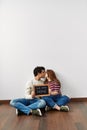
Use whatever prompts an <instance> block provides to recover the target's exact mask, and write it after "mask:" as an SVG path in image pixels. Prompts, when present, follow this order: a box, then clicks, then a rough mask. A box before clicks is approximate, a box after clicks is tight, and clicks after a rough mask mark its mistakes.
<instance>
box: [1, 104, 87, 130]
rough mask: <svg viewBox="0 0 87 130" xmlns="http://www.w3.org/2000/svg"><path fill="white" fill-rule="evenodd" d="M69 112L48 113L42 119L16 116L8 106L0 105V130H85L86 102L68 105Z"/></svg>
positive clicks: (86, 118)
mask: <svg viewBox="0 0 87 130" xmlns="http://www.w3.org/2000/svg"><path fill="white" fill-rule="evenodd" d="M69 107H70V111H69V112H58V111H55V110H54V111H49V112H46V114H45V115H44V116H43V117H38V116H33V115H30V116H26V115H22V116H16V114H15V109H14V108H12V107H11V106H9V105H8V104H2V105H0V130H87V102H71V103H69Z"/></svg>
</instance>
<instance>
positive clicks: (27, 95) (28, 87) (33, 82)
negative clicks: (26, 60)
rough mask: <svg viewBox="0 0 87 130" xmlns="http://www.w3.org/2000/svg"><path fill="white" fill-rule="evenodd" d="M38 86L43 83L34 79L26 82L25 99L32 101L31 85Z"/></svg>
mask: <svg viewBox="0 0 87 130" xmlns="http://www.w3.org/2000/svg"><path fill="white" fill-rule="evenodd" d="M40 84H44V81H42V80H36V79H33V80H31V82H29V81H28V82H27V83H26V89H25V98H26V99H32V96H31V92H32V90H33V85H40Z"/></svg>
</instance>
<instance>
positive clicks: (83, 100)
mask: <svg viewBox="0 0 87 130" xmlns="http://www.w3.org/2000/svg"><path fill="white" fill-rule="evenodd" d="M70 102H87V97H83V98H71V100H70ZM9 103H10V100H0V105H1V104H9Z"/></svg>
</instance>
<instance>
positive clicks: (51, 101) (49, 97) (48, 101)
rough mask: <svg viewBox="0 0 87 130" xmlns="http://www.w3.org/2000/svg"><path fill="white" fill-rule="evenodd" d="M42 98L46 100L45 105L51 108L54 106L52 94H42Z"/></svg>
mask: <svg viewBox="0 0 87 130" xmlns="http://www.w3.org/2000/svg"><path fill="white" fill-rule="evenodd" d="M42 99H44V100H45V101H46V105H47V106H49V107H51V108H54V106H55V105H56V103H55V102H54V100H53V98H52V96H51V95H50V96H44V97H42Z"/></svg>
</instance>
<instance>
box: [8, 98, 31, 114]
mask: <svg viewBox="0 0 87 130" xmlns="http://www.w3.org/2000/svg"><path fill="white" fill-rule="evenodd" d="M29 104H30V100H29V99H25V98H19V99H13V100H11V101H10V105H11V106H13V107H15V108H17V109H18V110H20V111H22V112H23V113H25V114H28V113H30V111H31V109H29V108H28V109H27V105H29Z"/></svg>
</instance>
